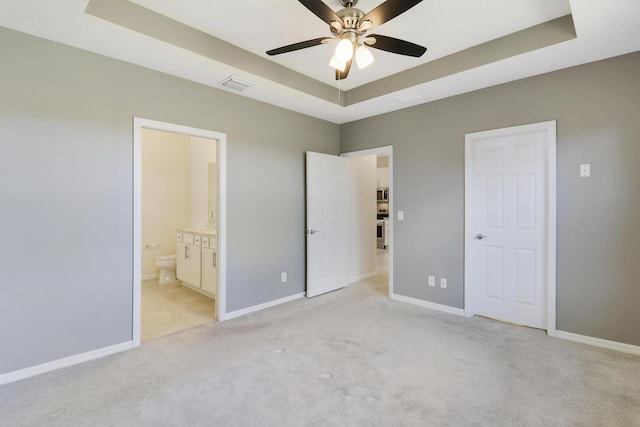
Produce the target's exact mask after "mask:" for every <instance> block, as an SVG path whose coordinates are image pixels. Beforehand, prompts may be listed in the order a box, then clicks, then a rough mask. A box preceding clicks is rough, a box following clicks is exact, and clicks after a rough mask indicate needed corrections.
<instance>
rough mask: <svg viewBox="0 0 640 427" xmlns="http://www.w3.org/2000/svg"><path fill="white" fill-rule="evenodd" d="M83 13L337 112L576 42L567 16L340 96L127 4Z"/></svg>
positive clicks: (103, 1) (104, 4)
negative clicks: (336, 108)
mask: <svg viewBox="0 0 640 427" xmlns="http://www.w3.org/2000/svg"><path fill="white" fill-rule="evenodd" d="M85 13H87V14H89V15H93V16H95V17H98V18H101V19H104V20H106V21H108V22H111V23H113V24H116V25H120V26H122V27H125V28H129V29H131V30H133V31H136V32H139V33H141V34H145V35H147V36H149V37H152V38H154V39H157V40H161V41H164V42H166V43H169V44H171V45H174V46H177V47H180V48H183V49H186V50H188V51H190V52H193V53H196V54H199V55H203V56H205V57H208V58H211V59H213V60H215V61H218V62H221V63H223V64H227V65H230V66H232V67H235V68H237V69H240V70H244V71H246V72H247V73H250V74H252V75H255V76H258V77H261V78H265V79H268V80H270V81H273V82H276V83H278V84H282V85H284V86H287V87H289V88H292V89H295V90H299V91H301V92H303V93H306V94H308V95H311V96H314V97H317V98H319V99H323V100H325V101H329V102H331V103H333V104H336V105H339V106H343V107H347V106H351V105H354V104H358V103H360V102H363V101H368V100H371V99H374V98H377V97H380V96H384V95H388V94H390V93H394V92H398V91H400V90H404V89H407V88H411V87H414V86H417V85H420V84H424V83H427V82H429V81H433V80H437V79H439V78H442V77H445V76H448V75H452V74H457V73H460V72H463V71H467V70H470V69H472V68H476V67H480V66H482V65H486V64H489V63H492V62H496V61H500V60H503V59H506V58H510V57H513V56H516V55H520V54H523V53H526V52H530V51H533V50H537V49H541V48H544V47H548V46H551V45H554V44H557V43H562V42H565V41H568V40H572V39H575V38H576V31H575V26H574V23H573V17H572V15H571V14H569V15H566V16H563V17H561V18H557V19H554V20H551V21H548V22H545V23H542V24H539V25H535V26H533V27H530V28H527V29H524V30H521V31H518V32H515V33H513V34H510V35H507V36H504V37H500V38H498V39H495V40H492V41H489V42H486V43H483V44H480V45H477V46H474V47H471V48H469V49H465V50H463V51H460V52H457V53H454V54H452V55H448V56H445V57H443V58H439V59H436V60H434V61H430V62H427V63H425V64H422V65H419V66H417V67H414V68H411V69H409V70H406V71H402V72H400V73H397V74H394V75H392V76H388V77H385V78H382V79H379V80H376V81H374V82H371V83H369V84H366V85H363V86H359V87H357V88H354V89H351V90H348V91H340V90H336V88H334V87H332V86H330V85H327V84H325V83H322V82H319V81H317V80H315V79H312V78H310V77H307V76H304V75H303V74H300V73H298V72H296V71H293V70H291V69H289V68H286V67H283V66H281V65H279V64H276V63H274V62H272V61H269V60H268V59H266V58H262V57H260V56H258V55H255V54H253V53H251V52H248V51H246V50H244V49H241V48H238V47H237V46H234V45H232V44H230V43H228V42H225V41H223V40H220V39H218V38H216V37H214V36H212V35H210V34H207V33H205V32H203V31H200V30H197V29H195V28H192V27H189V26H188V25H185V24H183V23H181V22H178V21H175V20H173V19H171V18H168V17H166V16H164V15H161V14H159V13H157V12H154V11H152V10H150V9H147V8H145V7H143V6H140V5H138V4H135V3H132V2H130V1H127V0H90V1H89V3H88V5H87V8H86V10H85Z"/></svg>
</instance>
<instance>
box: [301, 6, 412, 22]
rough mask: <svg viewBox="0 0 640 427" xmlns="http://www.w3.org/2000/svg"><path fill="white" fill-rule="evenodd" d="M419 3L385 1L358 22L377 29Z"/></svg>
mask: <svg viewBox="0 0 640 427" xmlns="http://www.w3.org/2000/svg"><path fill="white" fill-rule="evenodd" d="M300 1H302V0H300ZM421 1H422V0H387V1H386V2H384V3H382V4H381V5H380V6H378V7H376V8H375V9H373V10H372V11H371V12H369V13H367V14H366V15H364V16H363V17H362V18H360V22H363V21H371V28H374V27H377V26H378V25H382V24H384V23H385V22H387V21H390V20H392V19H393V18H395V17H396V16H398V15H400V14H401V13H404V12H406V11H407V10H409V9H411V8H412V7H413V6H415V5H417V4H418V3H420V2H421Z"/></svg>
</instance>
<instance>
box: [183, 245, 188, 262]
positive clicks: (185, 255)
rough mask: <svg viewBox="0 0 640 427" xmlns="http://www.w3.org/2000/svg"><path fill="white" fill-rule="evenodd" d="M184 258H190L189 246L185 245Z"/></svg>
mask: <svg viewBox="0 0 640 427" xmlns="http://www.w3.org/2000/svg"><path fill="white" fill-rule="evenodd" d="M184 258H185V259H187V258H189V246H187V245H184Z"/></svg>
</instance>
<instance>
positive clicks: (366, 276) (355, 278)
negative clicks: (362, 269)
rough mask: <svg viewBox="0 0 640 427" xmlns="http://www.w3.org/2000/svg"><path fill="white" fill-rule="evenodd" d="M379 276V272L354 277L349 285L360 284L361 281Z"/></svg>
mask: <svg viewBox="0 0 640 427" xmlns="http://www.w3.org/2000/svg"><path fill="white" fill-rule="evenodd" d="M377 274H378V270H374V271H370V272H368V273H364V274H360V275H359V276H353V277H352V278H350V279H349V281H348V282H347V283H348V284H349V285H350V284H352V283H355V282H359V281H360V280H364V279H368V278H369V277H373V276H376V275H377Z"/></svg>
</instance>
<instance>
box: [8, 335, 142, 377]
mask: <svg viewBox="0 0 640 427" xmlns="http://www.w3.org/2000/svg"><path fill="white" fill-rule="evenodd" d="M132 348H133V341H128V342H124V343H121V344H116V345H112V346H109V347H104V348H99V349H97V350H92V351H88V352H86V353H80V354H76V355H73V356H69V357H65V358H63V359H58V360H54V361H52V362H47V363H43V364H41V365H36V366H31V367H29V368H24V369H20V370H18V371H13V372H8V373H6V374H0V385H3V384H8V383H11V382H14V381H19V380H23V379H25V378H29V377H33V376H36V375H40V374H44V373H45V372H51V371H55V370H56V369H61V368H66V367H68V366H72V365H77V364H78V363H83V362H88V361H90V360H94V359H99V358H101V357H105V356H109V355H112V354H115V353H120V352H122V351H125V350H130V349H132Z"/></svg>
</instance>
